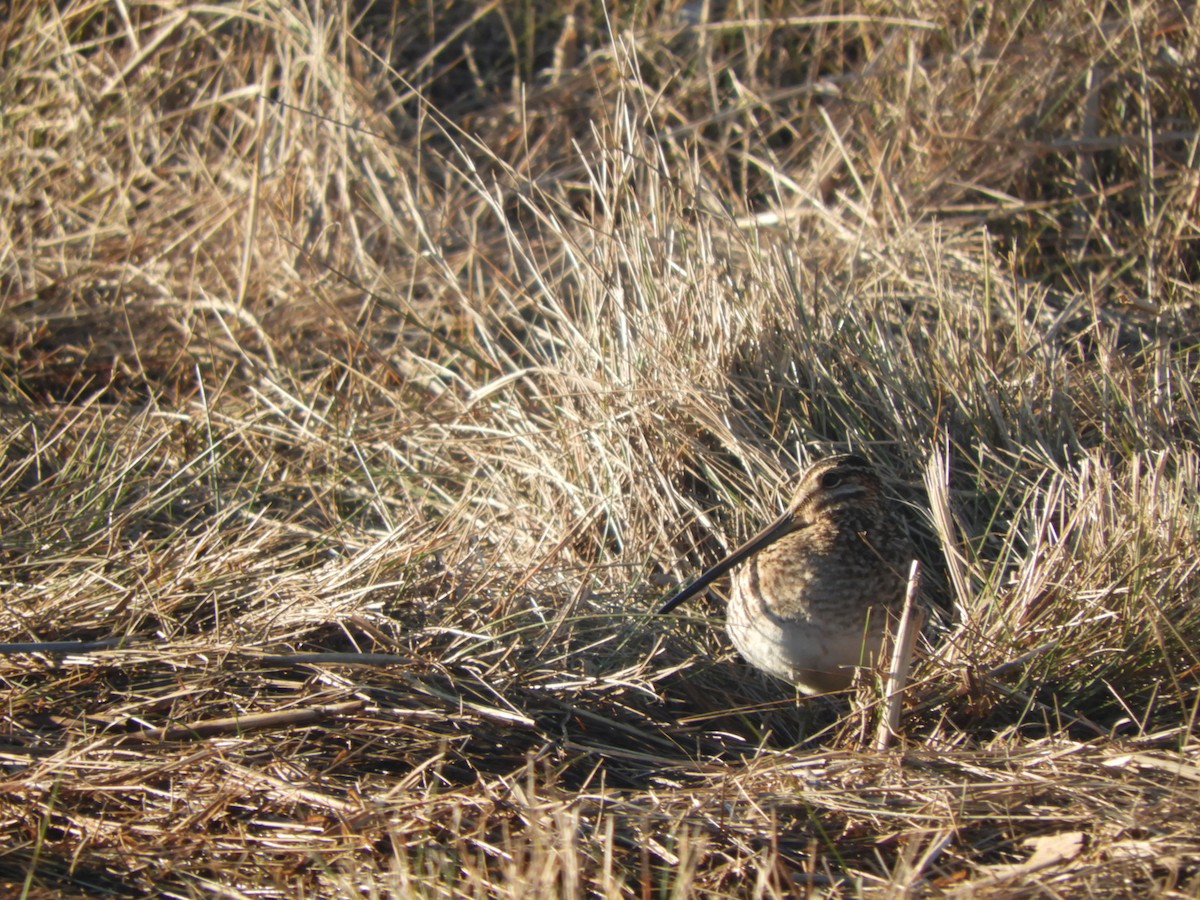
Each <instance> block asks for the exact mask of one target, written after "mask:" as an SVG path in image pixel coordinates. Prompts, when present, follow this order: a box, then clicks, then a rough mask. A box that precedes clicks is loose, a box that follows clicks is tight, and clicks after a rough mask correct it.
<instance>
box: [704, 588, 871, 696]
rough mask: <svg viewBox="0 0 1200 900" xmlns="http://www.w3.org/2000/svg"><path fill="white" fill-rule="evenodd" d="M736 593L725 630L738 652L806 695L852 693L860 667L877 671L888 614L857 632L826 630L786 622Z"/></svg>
mask: <svg viewBox="0 0 1200 900" xmlns="http://www.w3.org/2000/svg"><path fill="white" fill-rule="evenodd" d="M745 600H746V598H745V595H744V594H743V593H742V592H741V591H738V590H737V589H736V588H735V590H734V591H733V597H732V598H731V599H730V603H729V610H728V619H727V622H726V628H727V630H728V631H729V637H730V638H731V639H732V640H733V643H734V646H736V647H737V648H738V650H739V651H740V652H741V654H742V656H744V657H745V658H746V660H747V661H748V662H750V663H751V664H752V665H754V666H756V667H758V668H760V669H762V670H763V671H766V672H769V673H771V674H772V675H774V676H776V677H778V678H782V679H784V680H785V681H790V682H792V683H793V684H795V685H796V687H797V688H799V689H800V691H802V692H803V693H806V694H819V693H824V692H826V691H836V690H842V689H843V688H846V687H849V686H850V683H851V681H852V680H853V679H854V671H855V669H856V668H857V667H859V666H868V665H872V664H873V663H874V662H875V660H876V658H877V657H878V655H879V650H880V647H881V646H882V644H883V630H884V623H883V621H882V619H883V616H884V613H883V611H882V610H880V609H876V610H874V611H873V612H874V616H872V618H875V619H879V621H877V622H875V621H873V622H870V623H869V624H868V622H867V621H865V620H864V621H863V623H862V627H861V628H859V629H857V630H852V629H846V628H845V627H842V628H832V629H831V628H824V627H822V626H821V625H819V624H817V623H815V622H813V621H812V620H810V619H807V618H802V619H783V618H780V617H779V616H776V615H774V614H772V613H771V612H770V610H768V609H767V608H766V607H764V606H762V605H758V606H752V605H751V604H748V603H747V602H745Z"/></svg>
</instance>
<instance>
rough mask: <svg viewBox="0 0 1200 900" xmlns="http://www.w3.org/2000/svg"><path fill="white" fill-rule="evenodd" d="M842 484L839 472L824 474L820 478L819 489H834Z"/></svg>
mask: <svg viewBox="0 0 1200 900" xmlns="http://www.w3.org/2000/svg"><path fill="white" fill-rule="evenodd" d="M841 483H842V475H841V473H840V472H826V473H825V474H824V475H822V476H821V487H823V488H835V487H837V486H838V485H839V484H841Z"/></svg>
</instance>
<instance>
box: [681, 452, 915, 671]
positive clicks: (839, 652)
mask: <svg viewBox="0 0 1200 900" xmlns="http://www.w3.org/2000/svg"><path fill="white" fill-rule="evenodd" d="M912 555H913V552H912V546H911V545H910V543H909V541H908V537H907V536H906V534H905V531H904V529H903V527H902V526H901V525H900V523H899V521H898V520H897V518H896V516H895V515H894V513H893V510H892V508H891V507H890V506H889V504H888V501H887V500H886V499H885V498H884V497H883V493H882V489H881V486H880V482H879V476H878V475H876V474H875V470H874V469H873V468H872V467H871V465H870V463H868V462H867V461H866V460H865V459H863V458H862V457H861V456H857V455H853V454H850V455H843V456H833V457H830V458H828V459H824V460H821V461H819V462H817V463H815V464H814V465H812V466H810V467H809V468H808V470H807V471H805V473H804V475H803V476H802V477H801V479H800V485H799V487H798V488H797V490H796V493H795V496H794V497H793V498H792V501H791V502H790V503H789V504H788V506H787V509H786V511H785V512H784V513H783V515H782V516H780V517H779V518H778V519H776V520H775V521H774V522H772V523H771V524H770V525H768V526H767V527H766V528H764V529H763V530H762V531H760V532H759V533H758V534H756V535H755V536H754V537H752V538H750V540H748V541H746V543H744V544H742V545H741V546H740V547H738V548H737V549H736V550H734V551H733V552H732V553H730V554H729V555H728V556H726V557H725V558H724V559H722V560H721V561H720V562H719V563H717V564H716V565H715V566H713V567H712V568H710V569H708V570H707V571H706V572H704V574H702V575H701V576H700V577H699V578H697V579H696V580H695V581H693V582H692V583H691V584H689V585H688V586H687V587H685V588H684V589H683V590H681V591H679V592H678V593H676V594H674V595H673V596H672V597H671V598H670V599H668V600H667V601H666V602H665V603H664V604H663V605H662V606H661V607H660V608H659V610H658V612H659V613H666V612H670V611H671V610H672V609H674V608H675V607H676V606H678V605H679V604H681V603H683V602H684V601H685V600H687V599H688V598H690V597H693V596H695V595H696V594H698V593H700V592H701V591H702V590H704V588H706V587H708V585H709V584H711V583H712V582H713V581H715V580H716V579H717V578H720V577H721V576H722V575H723V574H725V573H726V572H727V571H729V570H730V569H732V568H733V567H734V566H736V565H738V564H739V563H742V562H743V561H745V564H744V565H742V566H741V567H740V568H739V569H738V570H737V571H736V572H734V574H733V579H732V589H731V592H730V598H729V607H728V612H727V615H726V619H727V621H726V628H727V629H728V631H729V636H730V637H731V638H732V639H733V643H734V644H735V645H736V646H737V648H738V650H740V651H741V653H742V655H743V656H744V657H745V658H746V659H747V660H749V661H750V662H751V663H752V664H753V665H755V666H757V667H758V668H760V669H762V670H763V671H766V672H769V673H771V674H772V675H775V676H778V677H779V678H783V679H785V680H787V681H790V682H792V683H793V684H795V685H796V687H797V688H798V689H799V690H800V691H802V692H804V693H806V694H818V693H824V692H826V691H835V690H841V689H843V688H846V687H849V685H850V683H851V682H852V681H853V678H854V670H855V667H857V666H862V665H868V664H870V662H871V661H872V659H873V658H875V657H877V656H878V654H879V652H880V649H881V647H882V644H883V640H884V634H885V632H886V630H887V628H888V619H889V617H893V618H894V617H895V616H897V615H898V614H899V612H900V609H901V607H902V606H903V603H904V592H905V584H906V580H907V573H908V568H909V562H910V560H911V559H912ZM893 627H894V623H893Z"/></svg>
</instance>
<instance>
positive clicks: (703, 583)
mask: <svg viewBox="0 0 1200 900" xmlns="http://www.w3.org/2000/svg"><path fill="white" fill-rule="evenodd" d="M795 530H796V525H795V517H794V516H793V515H792V514H791V513H790V512H785V513H784V514H783V515H782V516H780V517H779V518H778V519H776V520H775V521H774V522H772V523H771V524H770V525H768V526H767V527H766V528H764V529H763V530H762V531H760V532H759V533H758V534H756V535H755V536H754V537H752V538H750V540H748V541H746V543H744V544H742V546H740V547H738V548H737V549H736V550H734V551H733V552H732V553H730V554H729V555H728V556H726V557H725V558H724V559H722V560H721V561H720V562H719V563H717V564H716V565H714V566H713V567H712V568H710V569H707V570H706V571H705V572H704V573H703V574H702V575H701V576H700V577H699V578H697V579H696V580H695V581H693V582H692V583H691V584H689V585H688V586H687V587H685V588H684V589H683V590H681V591H678V592H677V593H675V594H672V595H671V596H670V597H669V598H667V601H666V602H665V603H664V604H663V605H662V606H660V607H659V608H658V615H660V616H661V615H663V614H664V613H669V612H670V611H671V610H673V609H674V608H675V607H677V606H678V605H679V604H680V603H683V602H684V601H685V600H689V599H691V598H692V597H694V596H696V595H697V594H698V593H700V592H701V591H702V590H704V589H705V588H706V587H708V586H709V585H710V584H712V583H713V582H714V581H716V580H717V579H718V578H720V577H721V576H722V575H724V574H725V573H726V572H728V571H729V570H730V569H732V568H733V567H734V566H736V565H737V564H738V563H740V562H741V561H742V560H743V559H745V558H746V557H747V556H752V555H753V554H755V553H757V552H758V551H759V550H761V549H763V547H767V546H769V545H770V544H773V543H775V542H776V541H777V540H779V539H780V538H781V537H783V536H784V535H785V534H788V533H789V532H792V531H795Z"/></svg>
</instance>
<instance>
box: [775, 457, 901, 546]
mask: <svg viewBox="0 0 1200 900" xmlns="http://www.w3.org/2000/svg"><path fill="white" fill-rule="evenodd" d="M882 496H883V488H882V485H881V484H880V482H879V476H878V475H877V474H875V469H874V468H873V467H872V466H871V464H870V463H869V462H867V461H866V460H865V459H863V458H862V457H861V456H859V455H857V454H854V453H847V454H843V455H841V456H831V457H829V458H828V459H822V460H820V461H818V462H815V463H813V464H812V465H811V466H810V467H809V468H808V469H807V470H806V471H805V473H804V475H803V476H801V478H800V484H799V486H798V487H797V488H796V493H795V494H794V495H793V496H792V500H791V502H790V503H788V505H787V512H786V513H785V515H786V516H790V517H791V525H792V527H791V529H789V530H795V529H799V528H806V527H808V526H810V525H815V524H817V523H819V522H823V521H824V522H838V523H841V522H843V521H844V520H846V519H849V520H852V521H851V522H847V523H846V524H853V520H858V519H860V518H863V517H864V515H866V516H872V517H873V516H874V515H878V511H879V504H880V502H881V498H882Z"/></svg>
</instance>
